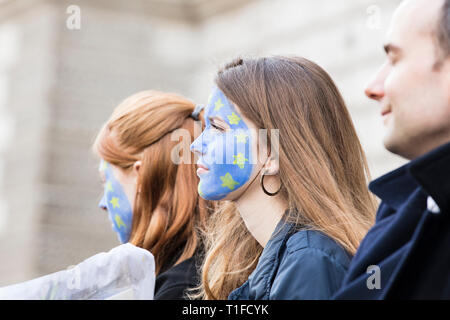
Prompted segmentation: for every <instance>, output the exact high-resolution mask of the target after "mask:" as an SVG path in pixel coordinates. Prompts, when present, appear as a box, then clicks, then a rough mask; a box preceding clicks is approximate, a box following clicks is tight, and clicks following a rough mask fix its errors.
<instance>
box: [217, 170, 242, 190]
mask: <svg viewBox="0 0 450 320" xmlns="http://www.w3.org/2000/svg"><path fill="white" fill-rule="evenodd" d="M220 180H222V187H227V188H228V189H230V190H233V189H234V188H235V186H237V185H238V184H239V183H238V182H236V181H234V179H233V177H232V176H231V174H229V173H227V174H226V175H224V176H223V177H220Z"/></svg>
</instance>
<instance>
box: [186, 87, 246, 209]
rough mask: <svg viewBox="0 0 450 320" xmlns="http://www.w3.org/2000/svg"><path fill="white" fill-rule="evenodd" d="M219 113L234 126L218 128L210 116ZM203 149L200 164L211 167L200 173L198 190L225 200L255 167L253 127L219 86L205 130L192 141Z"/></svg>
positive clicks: (208, 110)
mask: <svg viewBox="0 0 450 320" xmlns="http://www.w3.org/2000/svg"><path fill="white" fill-rule="evenodd" d="M214 117H219V118H221V119H222V120H223V121H224V122H226V123H227V125H228V126H229V128H230V129H227V130H226V131H224V132H221V131H219V130H218V129H216V128H214V123H211V120H210V118H214ZM194 150H195V151H197V152H198V153H200V157H199V161H198V164H200V165H202V166H205V167H206V168H208V171H206V172H202V173H200V174H199V178H200V183H199V185H198V192H199V194H200V196H201V197H202V198H204V199H206V200H221V199H223V198H225V197H226V196H227V195H228V194H229V193H230V192H233V191H235V190H237V189H238V188H240V187H241V186H243V185H244V184H245V183H246V182H247V181H248V180H249V179H250V176H251V173H252V170H253V161H252V152H251V151H252V149H251V136H250V130H249V128H248V127H247V125H246V124H245V122H244V120H243V119H242V116H241V115H240V114H239V113H238V112H237V111H236V109H235V108H234V106H233V105H232V104H231V102H230V101H229V100H228V99H227V98H226V97H225V95H224V94H223V92H222V91H220V90H219V89H218V88H217V87H216V88H214V89H213V91H212V93H211V95H210V98H209V100H208V104H207V105H206V107H205V130H204V131H203V132H202V134H201V135H200V136H199V137H198V138H197V139H196V140H195V141H194V142H193V143H192V145H191V151H194Z"/></svg>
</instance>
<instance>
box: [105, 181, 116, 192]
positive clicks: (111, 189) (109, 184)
mask: <svg viewBox="0 0 450 320" xmlns="http://www.w3.org/2000/svg"><path fill="white" fill-rule="evenodd" d="M106 191H110V192H114V189H113V187H112V183H111V181H108V182H107V183H106Z"/></svg>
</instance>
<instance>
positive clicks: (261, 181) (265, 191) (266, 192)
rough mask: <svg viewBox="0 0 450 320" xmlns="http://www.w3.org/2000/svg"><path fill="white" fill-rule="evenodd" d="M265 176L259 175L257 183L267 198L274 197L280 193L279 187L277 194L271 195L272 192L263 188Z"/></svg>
mask: <svg viewBox="0 0 450 320" xmlns="http://www.w3.org/2000/svg"><path fill="white" fill-rule="evenodd" d="M265 176H266V175H265V174H262V175H261V179H260V180H259V182H260V184H261V188H262V190H263V191H264V193H265V194H267V195H268V196H271V197H273V196H276V195H277V194H278V193H279V192H280V190H281V186H280V189H278V191H277V192H273V193H272V192H269V191H267V189H266V188H265V187H264V177H265Z"/></svg>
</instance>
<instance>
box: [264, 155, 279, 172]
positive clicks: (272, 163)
mask: <svg viewBox="0 0 450 320" xmlns="http://www.w3.org/2000/svg"><path fill="white" fill-rule="evenodd" d="M262 171H263V172H264V174H265V175H267V176H274V175H276V174H278V172H279V171H280V164H279V161H278V157H273V156H270V157H269V158H268V159H267V161H266V163H265V164H264V166H263V170H262Z"/></svg>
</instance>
